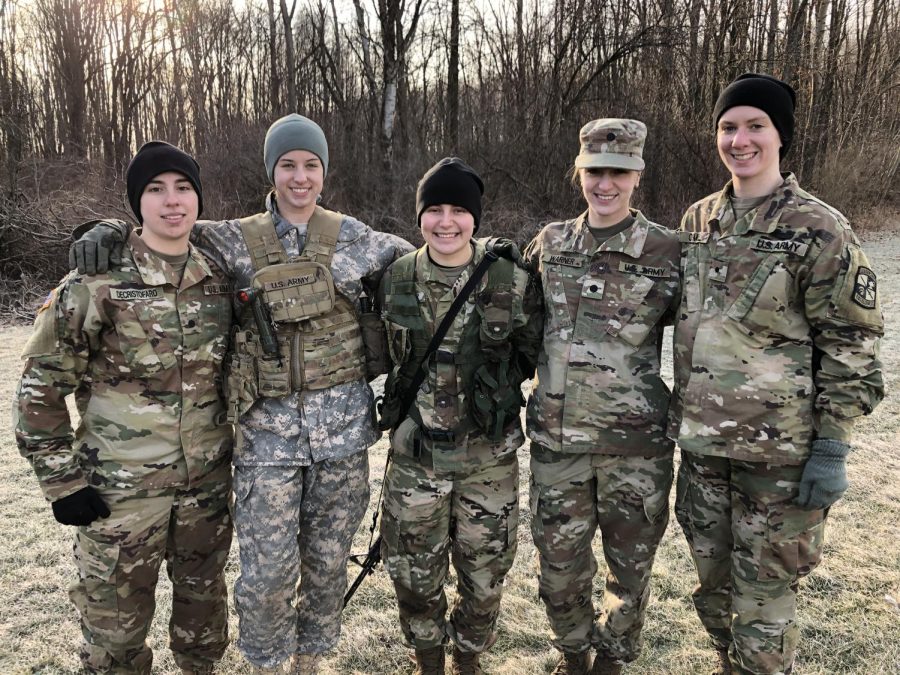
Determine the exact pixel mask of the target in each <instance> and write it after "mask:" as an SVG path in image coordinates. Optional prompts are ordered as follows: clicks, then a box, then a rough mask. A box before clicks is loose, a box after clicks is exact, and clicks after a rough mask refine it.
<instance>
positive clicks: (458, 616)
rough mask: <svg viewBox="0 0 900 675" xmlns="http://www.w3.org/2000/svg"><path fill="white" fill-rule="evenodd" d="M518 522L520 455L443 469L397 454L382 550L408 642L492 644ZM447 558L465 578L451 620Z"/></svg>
mask: <svg viewBox="0 0 900 675" xmlns="http://www.w3.org/2000/svg"><path fill="white" fill-rule="evenodd" d="M518 523H519V463H518V460H517V459H516V455H515V453H511V454H508V455H505V456H503V457H501V458H499V459H497V460H496V461H494V462H490V463H488V464H483V465H481V466H479V467H478V468H477V469H473V470H471V471H468V472H464V471H457V472H454V473H440V474H437V473H435V471H434V469H432V468H430V467H428V466H426V465H423V464H420V463H419V462H418V461H417V460H416V459H414V458H412V457H406V456H399V455H396V454H395V455H394V458H393V460H392V461H391V464H390V466H389V468H388V472H387V478H386V480H385V488H384V509H383V512H382V519H381V534H382V537H383V540H382V541H383V543H382V549H381V550H382V554H383V558H384V565H385V567H386V568H387V571H388V574H390V576H391V579H392V580H393V582H394V589H395V590H396V592H397V604H398V608H399V611H400V626H401V628H402V630H403V636H404V638H405V639H406V642H407V644H408V645H409V646H411V647H413V648H414V649H430V648H433V647H437V646H439V645H442V644H444V643H445V642H446V641H447V638H448V637H449V638H450V639H451V640H452V641H453V643H454V644H455V645H456V646H457V647H459V649H461V650H462V651H465V652H482V651H484V650H485V649H487V648H488V647H490V646H491V645H492V644H493V642H494V639H495V635H494V627H495V625H496V623H497V616H498V615H499V613H500V599H501V596H502V594H503V580H504V579H505V578H506V574H507V572H509V569H510V567H512V563H513V559H514V558H515V555H516V543H517V542H516V533H517V528H518ZM448 556H452V559H453V567H454V568H455V570H456V574H457V579H458V581H457V598H456V602H455V603H454V605H453V609H452V611H451V612H450V616H449V621H448V618H447V596H446V594H445V593H444V583H445V582H446V580H447V574H448V571H449V562H448Z"/></svg>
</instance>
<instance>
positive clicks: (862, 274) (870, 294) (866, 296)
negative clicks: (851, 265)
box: [853, 267, 878, 309]
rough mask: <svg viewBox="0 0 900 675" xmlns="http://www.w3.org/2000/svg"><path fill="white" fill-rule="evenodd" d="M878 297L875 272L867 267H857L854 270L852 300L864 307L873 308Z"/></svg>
mask: <svg viewBox="0 0 900 675" xmlns="http://www.w3.org/2000/svg"><path fill="white" fill-rule="evenodd" d="M877 297H878V282H877V281H876V279H875V272H873V271H872V270H870V269H869V268H868V267H859V268H857V270H856V279H855V280H854V282H853V302H855V303H856V304H857V305H859V306H860V307H865V308H866V309H875V302H876V299H877Z"/></svg>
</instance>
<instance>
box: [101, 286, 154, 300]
mask: <svg viewBox="0 0 900 675" xmlns="http://www.w3.org/2000/svg"><path fill="white" fill-rule="evenodd" d="M109 297H110V298H112V299H113V300H158V299H159V298H161V297H163V291H162V289H161V288H156V287H154V288H110V289H109Z"/></svg>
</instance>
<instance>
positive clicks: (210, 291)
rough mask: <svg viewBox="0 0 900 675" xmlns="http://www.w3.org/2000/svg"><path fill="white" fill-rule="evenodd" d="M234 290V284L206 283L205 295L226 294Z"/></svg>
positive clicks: (204, 286)
mask: <svg viewBox="0 0 900 675" xmlns="http://www.w3.org/2000/svg"><path fill="white" fill-rule="evenodd" d="M233 290H234V284H204V285H203V295H225V294H226V293H231V292H232V291H233Z"/></svg>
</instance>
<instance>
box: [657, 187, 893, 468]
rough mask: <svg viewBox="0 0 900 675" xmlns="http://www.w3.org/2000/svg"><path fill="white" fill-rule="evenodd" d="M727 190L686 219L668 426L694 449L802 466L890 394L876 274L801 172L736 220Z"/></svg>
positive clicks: (839, 218) (685, 445) (693, 208)
mask: <svg viewBox="0 0 900 675" xmlns="http://www.w3.org/2000/svg"><path fill="white" fill-rule="evenodd" d="M730 190H731V186H730V184H729V185H728V186H726V188H725V189H724V190H722V191H721V192H717V193H715V194H712V195H710V196H709V197H707V198H705V199H703V200H701V201H699V202H697V203H696V204H694V205H693V206H691V207H690V208H689V209H688V211H687V213H685V215H684V218H683V219H682V223H681V229H682V230H683V232H682V241H683V243H684V250H683V261H682V265H683V274H684V279H685V285H684V293H683V300H682V303H681V313H680V317H679V321H678V328H677V331H676V334H675V385H676V396H675V398H674V400H673V406H672V411H671V415H670V426H669V433H670V435H671V437H672V438H673V439H675V438H677V440H678V444H679V446H680V447H681V448H682V449H684V450H689V451H691V452H693V453H697V454H703V455H712V456H716V457H729V458H731V459H741V460H745V461H757V462H775V463H785V464H802V463H803V462H804V461H805V460H806V457H807V455H808V454H809V447H810V443H811V442H812V440H813V439H815V438H833V439H836V440H843V441H846V442H850V440H851V435H852V429H853V421H854V419H855V418H856V417H858V416H860V415H864V414H866V413H868V412H871V411H872V409H873V408H874V407H875V406H876V405H877V404H878V402H879V401H880V400H881V399H882V397H883V396H884V385H883V382H882V377H881V365H880V362H879V360H878V357H877V343H878V338H879V337H880V336H881V335H882V333H883V331H884V322H883V319H882V315H881V306H880V302H879V297H878V292H877V283H876V278H875V273H874V272H873V271H872V268H871V265H870V264H869V262H868V260H867V259H866V256H865V253H863V251H862V249H861V248H860V245H859V241H858V240H857V238H856V235H854V234H853V231H852V230H851V229H850V226H849V225H848V224H847V221H846V219H845V218H844V217H843V216H842V215H841V214H840V213H838V212H837V211H835V210H834V209H832V208H831V207H830V206H828V205H827V204H824V203H823V202H821V201H819V200H818V199H816V198H815V197H813V196H812V195H810V194H809V193H807V192H805V191H804V190H802V189H801V188H800V187H799V186H798V185H797V181H796V179H795V178H794V177H793V176H792V175H791V176H787V177H786V178H785V181H784V183H783V184H782V185H781V186H780V187H779V188H778V189H777V190H776V191H775V192H774V193H773V194H772V195H771V196H770V198H769V199H768V200H766V201H765V202H764V203H763V204H761V205H760V206H759V207H758V208H757V209H755V210H753V211H750V212H749V213H747V214H746V215H745V216H744V217H743V218H742V219H741V220H739V221H737V222H736V223H735V222H734V221H733V220H732V211H731V209H730V208H729V207H728V196H727V195H728V193H729V192H730Z"/></svg>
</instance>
